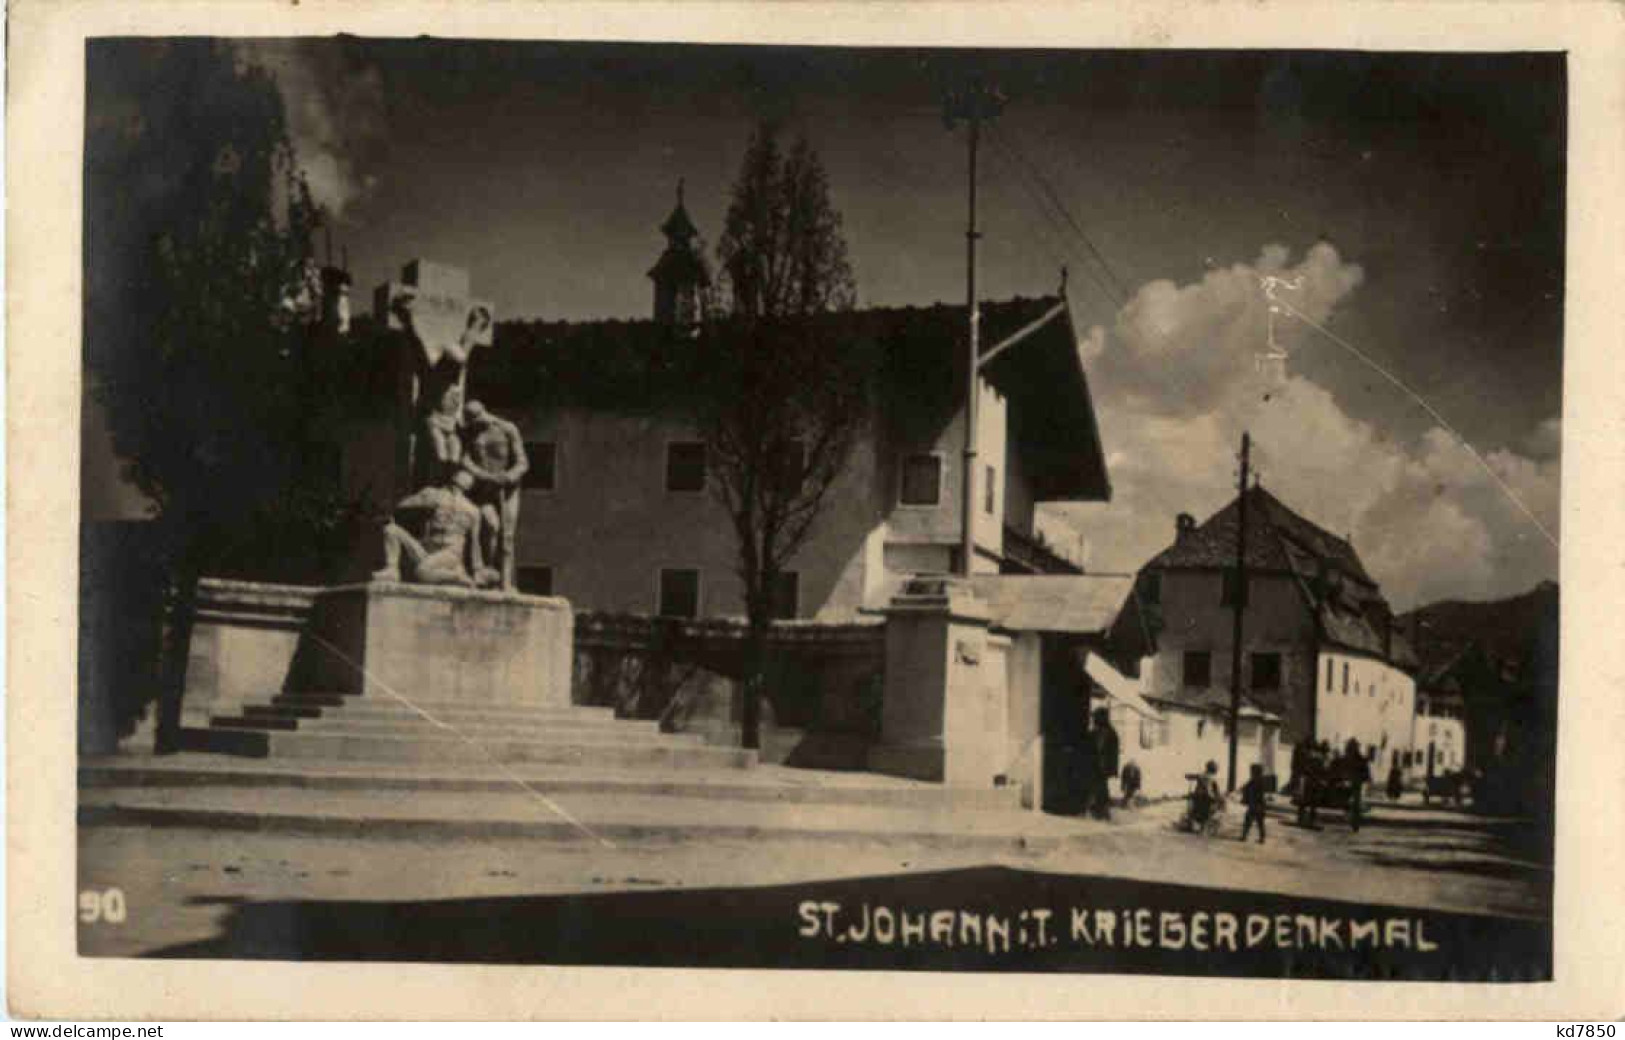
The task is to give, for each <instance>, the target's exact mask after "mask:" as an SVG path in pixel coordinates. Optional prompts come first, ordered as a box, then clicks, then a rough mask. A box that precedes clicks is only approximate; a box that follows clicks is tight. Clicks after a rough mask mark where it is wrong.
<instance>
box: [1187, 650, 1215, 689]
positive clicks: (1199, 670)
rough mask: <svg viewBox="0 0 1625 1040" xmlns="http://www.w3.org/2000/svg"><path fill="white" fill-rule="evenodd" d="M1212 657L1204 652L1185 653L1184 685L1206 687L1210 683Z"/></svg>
mask: <svg viewBox="0 0 1625 1040" xmlns="http://www.w3.org/2000/svg"><path fill="white" fill-rule="evenodd" d="M1212 672H1213V655H1212V654H1210V653H1209V652H1208V651H1206V650H1187V651H1186V652H1185V685H1186V686H1206V685H1208V683H1209V682H1211V681H1212Z"/></svg>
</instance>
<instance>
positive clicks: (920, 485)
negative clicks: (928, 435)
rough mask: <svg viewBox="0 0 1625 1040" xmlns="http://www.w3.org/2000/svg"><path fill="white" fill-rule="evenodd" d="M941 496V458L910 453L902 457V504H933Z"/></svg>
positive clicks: (939, 499)
mask: <svg viewBox="0 0 1625 1040" xmlns="http://www.w3.org/2000/svg"><path fill="white" fill-rule="evenodd" d="M941 498H942V459H940V458H938V457H937V456H935V455H910V456H908V457H907V458H905V459H903V487H902V495H901V501H902V503H903V505H905V506H934V505H936V504H937V503H938V502H939V501H941Z"/></svg>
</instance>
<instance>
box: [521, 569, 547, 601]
mask: <svg viewBox="0 0 1625 1040" xmlns="http://www.w3.org/2000/svg"><path fill="white" fill-rule="evenodd" d="M515 577H516V578H517V579H518V581H519V591H520V592H523V593H524V594H525V595H527V596H551V595H553V568H551V567H534V566H531V567H527V566H520V567H518V568H517V573H516V574H515Z"/></svg>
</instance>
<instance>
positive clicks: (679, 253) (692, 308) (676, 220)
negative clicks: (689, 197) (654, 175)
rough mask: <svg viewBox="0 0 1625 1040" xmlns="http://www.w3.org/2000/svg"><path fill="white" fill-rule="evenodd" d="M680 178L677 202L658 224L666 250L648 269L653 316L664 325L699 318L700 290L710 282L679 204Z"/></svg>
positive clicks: (696, 232) (696, 234) (691, 224)
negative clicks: (652, 299) (663, 236)
mask: <svg viewBox="0 0 1625 1040" xmlns="http://www.w3.org/2000/svg"><path fill="white" fill-rule="evenodd" d="M683 187H684V185H683V180H682V178H679V179H678V181H677V205H676V207H675V208H674V209H673V210H672V211H671V216H669V217H667V218H666V222H665V223H664V224H661V225H660V232H661V234H663V235H665V236H666V249H665V251H664V252H663V253H661V254H660V259H659V260H657V261H655V265H654V266H653V267H651V268H650V269H649V279H650V280H651V281H653V282H654V286H655V299H654V318H655V321H657V322H660V323H661V324H664V325H689V324H692V323H694V322H695V321H697V320H699V317H700V290H701V289H703V288H704V287H705V286H707V285H709V284H710V282H711V276H710V273H709V272H708V271H707V270H706V268H705V258H704V257H702V256H701V255H700V253H699V250H698V249H697V248H696V247H695V239H697V238H698V237H699V235H700V232H699V229H698V228H696V227H695V226H694V221H693V220H691V219H690V218H689V215H688V208H687V207H686V206H684V205H683Z"/></svg>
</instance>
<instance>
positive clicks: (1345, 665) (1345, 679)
mask: <svg viewBox="0 0 1625 1040" xmlns="http://www.w3.org/2000/svg"><path fill="white" fill-rule="evenodd" d="M1343 692H1344V693H1347V692H1349V663H1348V662H1347V661H1344V662H1343Z"/></svg>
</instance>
